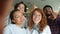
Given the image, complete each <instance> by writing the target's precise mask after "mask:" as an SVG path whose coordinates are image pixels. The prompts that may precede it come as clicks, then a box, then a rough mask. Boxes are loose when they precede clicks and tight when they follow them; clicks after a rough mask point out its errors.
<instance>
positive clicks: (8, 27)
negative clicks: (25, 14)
mask: <svg viewBox="0 0 60 34" xmlns="http://www.w3.org/2000/svg"><path fill="white" fill-rule="evenodd" d="M14 25H15V24H9V25H7V26H6V27H5V28H4V29H10V28H13V27H14Z"/></svg>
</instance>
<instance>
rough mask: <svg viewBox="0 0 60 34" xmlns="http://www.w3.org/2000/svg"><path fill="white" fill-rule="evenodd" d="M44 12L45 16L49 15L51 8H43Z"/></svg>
mask: <svg viewBox="0 0 60 34" xmlns="http://www.w3.org/2000/svg"><path fill="white" fill-rule="evenodd" d="M45 13H46V15H47V16H50V15H51V14H52V9H51V8H50V7H46V8H45Z"/></svg>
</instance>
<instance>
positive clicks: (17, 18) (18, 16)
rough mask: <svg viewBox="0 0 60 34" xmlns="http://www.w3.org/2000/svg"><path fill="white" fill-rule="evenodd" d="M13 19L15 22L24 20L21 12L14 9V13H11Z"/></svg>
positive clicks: (19, 22) (18, 22)
mask: <svg viewBox="0 0 60 34" xmlns="http://www.w3.org/2000/svg"><path fill="white" fill-rule="evenodd" d="M13 21H14V22H15V23H16V24H23V23H24V21H25V18H24V16H23V14H22V13H21V12H19V11H16V12H15V13H14V14H13Z"/></svg>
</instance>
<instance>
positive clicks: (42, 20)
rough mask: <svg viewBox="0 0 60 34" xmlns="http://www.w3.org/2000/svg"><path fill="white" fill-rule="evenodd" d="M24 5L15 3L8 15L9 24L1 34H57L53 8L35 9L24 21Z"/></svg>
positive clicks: (48, 6)
mask: <svg viewBox="0 0 60 34" xmlns="http://www.w3.org/2000/svg"><path fill="white" fill-rule="evenodd" d="M26 7H27V6H26V5H25V4H24V3H23V2H20V3H17V4H16V5H15V6H14V10H13V11H12V12H11V13H10V16H9V17H10V19H11V24H9V25H7V26H6V27H5V28H4V30H3V34H59V26H58V25H59V24H57V18H58V17H57V16H54V13H53V8H52V7H51V6H50V5H46V6H44V8H43V10H42V9H41V8H35V9H33V11H32V12H31V14H30V17H28V18H29V20H27V19H26V17H25V16H24V13H25V12H26Z"/></svg>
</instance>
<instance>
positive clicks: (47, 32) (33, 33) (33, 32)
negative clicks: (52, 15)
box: [27, 25, 51, 34]
mask: <svg viewBox="0 0 60 34" xmlns="http://www.w3.org/2000/svg"><path fill="white" fill-rule="evenodd" d="M27 33H28V34H51V30H50V27H49V26H48V25H47V26H46V27H45V28H44V29H43V32H41V33H40V32H38V31H36V30H34V29H32V30H31V31H30V30H29V29H28V28H27Z"/></svg>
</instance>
